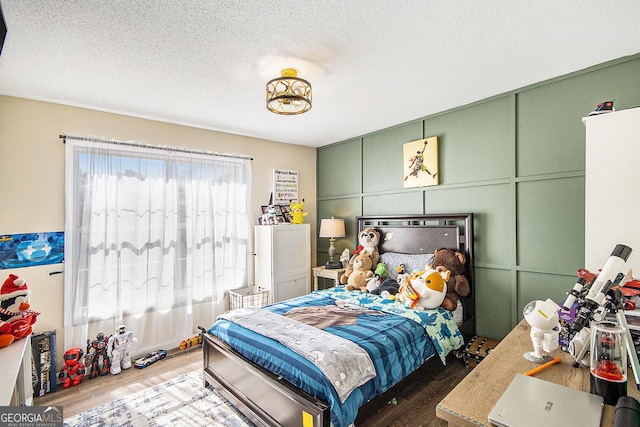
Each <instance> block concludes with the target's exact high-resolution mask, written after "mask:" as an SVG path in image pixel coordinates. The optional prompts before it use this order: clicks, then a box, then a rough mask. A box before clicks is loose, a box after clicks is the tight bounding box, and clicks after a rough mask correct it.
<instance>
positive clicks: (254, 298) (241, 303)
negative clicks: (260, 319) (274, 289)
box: [229, 286, 269, 310]
mask: <svg viewBox="0 0 640 427" xmlns="http://www.w3.org/2000/svg"><path fill="white" fill-rule="evenodd" d="M268 303H269V291H268V290H264V289H262V288H260V287H258V286H250V287H248V288H240V289H234V290H233V291H229V310H233V309H236V308H244V307H264V306H265V305H267V304H268Z"/></svg>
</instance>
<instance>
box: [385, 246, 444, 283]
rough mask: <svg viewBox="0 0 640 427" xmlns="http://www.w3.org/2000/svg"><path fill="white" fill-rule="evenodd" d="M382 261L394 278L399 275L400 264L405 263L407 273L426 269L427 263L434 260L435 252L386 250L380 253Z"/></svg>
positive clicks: (390, 275)
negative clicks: (415, 252) (408, 252)
mask: <svg viewBox="0 0 640 427" xmlns="http://www.w3.org/2000/svg"><path fill="white" fill-rule="evenodd" d="M380 262H384V263H385V264H386V265H387V272H388V274H389V277H390V278H391V279H393V280H395V279H396V277H397V276H398V270H397V268H398V266H399V265H400V264H402V263H404V266H405V268H406V270H407V273H409V274H410V273H411V272H413V271H416V270H417V271H420V270H424V268H425V266H426V265H427V264H431V263H432V262H433V254H403V253H398V252H385V253H383V254H382V255H380Z"/></svg>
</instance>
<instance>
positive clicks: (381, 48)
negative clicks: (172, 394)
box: [0, 0, 640, 147]
mask: <svg viewBox="0 0 640 427" xmlns="http://www.w3.org/2000/svg"><path fill="white" fill-rule="evenodd" d="M0 3H1V4H2V8H3V10H4V15H5V20H6V22H7V27H8V33H7V38H6V41H5V45H4V48H3V51H2V54H1V56H0V94H3V95H9V96H17V97H22V98H29V99H37V100H43V101H51V102H56V103H61V104H67V105H74V106H81V107H86V108H91V109H96V110H101V111H110V112H116V113H122V114H126V115H131V116H136V117H145V118H150V119H155V120H160V121H165V122H171V123H179V124H185V125H189V126H195V127H201V128H206V129H212V130H219V131H224V132H228V133H234V134H240V135H248V136H254V137H258V138H265V139H269V140H274V141H281V142H286V143H292V144H299V145H307V146H316V147H317V146H322V145H326V144H329V143H332V142H336V141H341V140H345V139H348V138H350V137H354V136H357V135H362V134H366V133H368V132H372V131H375V130H378V129H382V128H385V127H388V126H392V125H395V124H398V123H403V122H406V121H410V120H413V119H416V118H419V117H423V116H426V115H429V114H432V113H436V112H439V111H443V110H446V109H449V108H452V107H456V106H460V105H464V104H467V103H470V102H473V101H477V100H480V99H484V98H487V97H490V96H493V95H496V94H500V93H504V92H507V91H510V90H513V89H517V88H520V87H523V86H526V85H528V84H531V83H536V82H539V81H542V80H545V79H548V78H551V77H555V76H559V75H563V74H567V73H570V72H572V71H576V70H580V69H583V68H586V67H588V66H591V65H595V64H599V63H602V62H605V61H608V60H611V59H615V58H619V57H622V56H627V55H631V54H635V53H638V52H640V31H639V28H640V24H639V23H640V1H638V0H618V1H605V0H597V1H596V0H562V1H558V0H538V1H535V2H533V1H531V2H524V1H513V0H484V1H472V0H469V1H462V0H459V1H455V0H446V1H435V0H412V1H390V0H388V1H387V0H384V1H383V0H349V1H345V0H337V1H333V0H317V1H316V0H306V1H295V0H286V1H285V0H271V1H270V0H261V1H245V0H238V1H232V0H226V1H224V0H102V1H98V0H46V1H45V0H0ZM286 67H295V68H297V69H298V75H299V76H300V77H302V78H305V79H307V80H309V81H310V82H311V84H312V86H313V108H312V109H311V111H310V112H308V113H306V114H303V115H301V116H278V115H275V114H273V113H270V112H268V111H267V110H266V108H265V84H266V82H267V81H268V80H269V79H271V78H274V77H278V76H279V75H280V70H281V69H282V68H286ZM65 131H70V132H72V131H73V129H68V130H65ZM104 136H105V137H109V135H104Z"/></svg>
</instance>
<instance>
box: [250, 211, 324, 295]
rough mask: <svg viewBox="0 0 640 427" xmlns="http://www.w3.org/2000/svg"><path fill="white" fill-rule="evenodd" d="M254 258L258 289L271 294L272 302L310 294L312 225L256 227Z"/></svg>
mask: <svg viewBox="0 0 640 427" xmlns="http://www.w3.org/2000/svg"><path fill="white" fill-rule="evenodd" d="M255 254H256V258H255V285H256V286H259V287H261V288H263V289H268V290H269V292H270V296H269V298H270V302H279V301H283V300H286V299H289V298H293V297H297V296H300V295H305V294H308V293H309V292H310V290H311V228H310V225H309V224H283V225H257V226H256V227H255Z"/></svg>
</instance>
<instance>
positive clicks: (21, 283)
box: [0, 274, 40, 348]
mask: <svg viewBox="0 0 640 427" xmlns="http://www.w3.org/2000/svg"><path fill="white" fill-rule="evenodd" d="M29 294H30V291H29V288H28V287H27V282H26V281H25V280H24V279H22V278H20V277H18V276H16V275H15V274H9V277H8V278H7V280H5V281H4V284H3V285H2V288H1V289H0V348H1V347H7V346H9V345H11V343H12V342H14V341H16V340H19V339H22V338H24V337H28V336H29V335H30V334H31V332H32V330H33V328H32V326H31V325H33V324H34V323H36V318H37V317H38V315H39V314H40V312H39V311H35V310H31V304H30V303H29Z"/></svg>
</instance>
